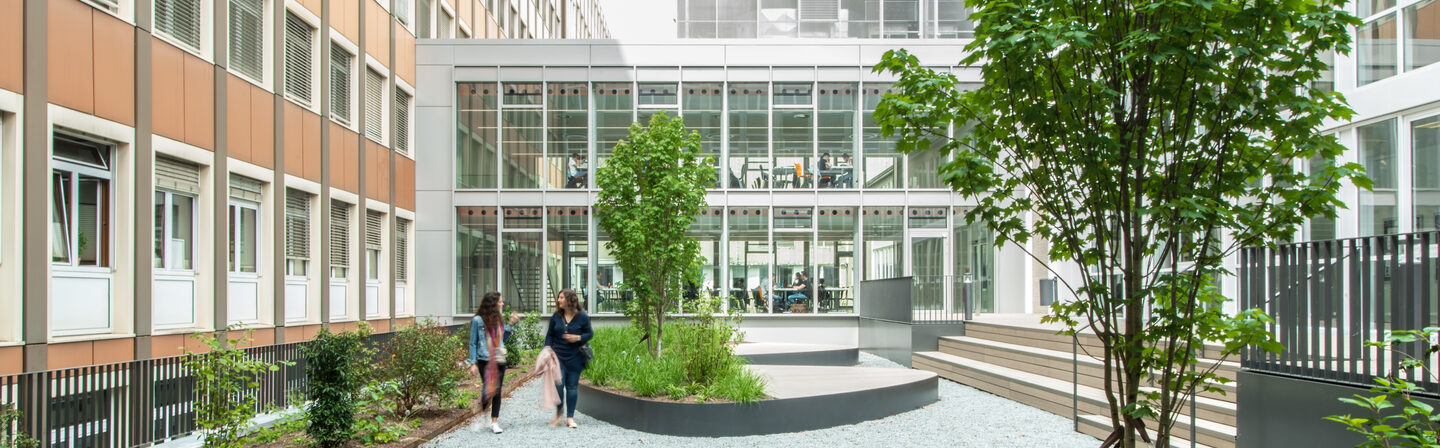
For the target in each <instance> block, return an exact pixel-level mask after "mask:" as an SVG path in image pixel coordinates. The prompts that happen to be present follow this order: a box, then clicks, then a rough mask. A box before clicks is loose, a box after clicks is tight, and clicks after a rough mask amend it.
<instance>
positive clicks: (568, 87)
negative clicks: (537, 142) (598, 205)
mask: <svg viewBox="0 0 1440 448" xmlns="http://www.w3.org/2000/svg"><path fill="white" fill-rule="evenodd" d="M589 110H590V86H588V85H586V84H585V83H583V82H570V83H550V85H549V86H548V87H547V88H546V90H545V119H546V120H547V122H546V125H545V134H546V139H547V142H546V144H545V148H546V149H545V164H546V166H545V172H546V179H547V180H548V181H547V182H546V186H547V187H549V188H552V189H553V188H585V187H587V186H589V185H590V183H589V180H590V126H589V124H590V120H589V116H588V114H589Z"/></svg>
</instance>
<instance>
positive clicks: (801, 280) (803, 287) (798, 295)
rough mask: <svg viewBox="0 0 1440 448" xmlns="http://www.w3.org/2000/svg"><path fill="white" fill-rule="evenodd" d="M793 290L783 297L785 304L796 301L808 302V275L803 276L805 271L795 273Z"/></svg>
mask: <svg viewBox="0 0 1440 448" xmlns="http://www.w3.org/2000/svg"><path fill="white" fill-rule="evenodd" d="M794 288H795V292H794V293H791V294H790V296H789V297H786V298H785V302H786V306H787V307H788V306H789V305H794V304H797V303H809V302H810V277H807V276H805V271H800V272H796V273H795V285H794Z"/></svg>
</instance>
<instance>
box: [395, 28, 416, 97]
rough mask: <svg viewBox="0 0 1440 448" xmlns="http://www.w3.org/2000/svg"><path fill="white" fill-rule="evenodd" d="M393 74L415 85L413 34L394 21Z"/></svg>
mask: <svg viewBox="0 0 1440 448" xmlns="http://www.w3.org/2000/svg"><path fill="white" fill-rule="evenodd" d="M395 75H396V76H399V77H400V79H403V80H405V82H407V83H410V85H411V86H414V85H415V36H413V35H411V34H410V31H409V30H406V29H405V27H404V26H403V25H400V23H399V22H396V23H395Z"/></svg>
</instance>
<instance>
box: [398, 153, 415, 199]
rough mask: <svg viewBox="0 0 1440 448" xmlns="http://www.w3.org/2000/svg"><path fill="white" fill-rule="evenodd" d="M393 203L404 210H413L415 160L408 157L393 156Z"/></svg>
mask: <svg viewBox="0 0 1440 448" xmlns="http://www.w3.org/2000/svg"><path fill="white" fill-rule="evenodd" d="M394 204H395V206H396V207H400V208H403V209H406V210H412V211H413V210H415V161H414V160H411V159H410V158H409V157H399V156H397V157H395V200H394Z"/></svg>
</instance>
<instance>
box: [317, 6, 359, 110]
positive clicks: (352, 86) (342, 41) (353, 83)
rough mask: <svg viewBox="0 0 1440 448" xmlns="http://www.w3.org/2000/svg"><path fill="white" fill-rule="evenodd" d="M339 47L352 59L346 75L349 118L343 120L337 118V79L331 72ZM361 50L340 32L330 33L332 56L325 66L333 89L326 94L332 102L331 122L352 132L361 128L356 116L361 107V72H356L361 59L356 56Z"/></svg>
mask: <svg viewBox="0 0 1440 448" xmlns="http://www.w3.org/2000/svg"><path fill="white" fill-rule="evenodd" d="M337 47H338V48H340V49H343V50H345V52H346V53H347V54H349V55H350V57H349V62H350V66H349V67H348V70H349V71H347V72H346V73H345V74H346V76H347V77H348V79H347V81H348V82H349V89H348V90H349V100H348V102H347V103H348V104H346V106H347V107H348V108H349V116H348V117H345V118H344V119H343V120H340V119H337V118H336V116H335V105H336V103H335V95H334V92H333V90H334V89H335V79H336V78H335V77H334V76H332V75H333V73H332V72H331V70H333V69H334V62H335V60H334V59H335V49H336V48H337ZM359 50H360V47H358V46H356V45H355V44H353V43H351V42H350V41H349V40H348V39H346V38H345V37H344V36H342V35H340V33H339V32H336V31H335V30H331V31H330V53H331V54H330V57H329V58H327V59H326V60H325V64H324V65H325V76H327V77H329V78H330V89H331V90H330V91H327V92H325V93H328V94H329V95H327V96H328V97H329V101H330V121H333V122H335V123H337V124H340V125H341V126H343V127H345V128H346V129H350V130H352V131H353V130H357V127H358V126H359V123H357V121H358V120H356V119H355V116H356V107H357V106H358V105H359V104H358V103H359V95H358V92H359V86H358V81H357V78H358V76H357V75H356V74H357V73H359V70H356V67H357V65H359V64H358V61H359V58H358V57H356V54H359ZM316 85H318V84H316Z"/></svg>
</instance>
